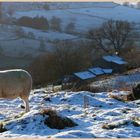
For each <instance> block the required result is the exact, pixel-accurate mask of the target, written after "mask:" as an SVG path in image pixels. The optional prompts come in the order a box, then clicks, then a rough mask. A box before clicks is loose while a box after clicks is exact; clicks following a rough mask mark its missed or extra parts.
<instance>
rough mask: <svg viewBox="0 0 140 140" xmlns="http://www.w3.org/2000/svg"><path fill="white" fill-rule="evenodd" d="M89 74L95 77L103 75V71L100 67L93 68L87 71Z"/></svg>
mask: <svg viewBox="0 0 140 140" xmlns="http://www.w3.org/2000/svg"><path fill="white" fill-rule="evenodd" d="M88 70H89V71H90V72H92V73H93V74H95V75H102V74H104V71H103V69H102V68H100V67H93V68H90V69H88Z"/></svg>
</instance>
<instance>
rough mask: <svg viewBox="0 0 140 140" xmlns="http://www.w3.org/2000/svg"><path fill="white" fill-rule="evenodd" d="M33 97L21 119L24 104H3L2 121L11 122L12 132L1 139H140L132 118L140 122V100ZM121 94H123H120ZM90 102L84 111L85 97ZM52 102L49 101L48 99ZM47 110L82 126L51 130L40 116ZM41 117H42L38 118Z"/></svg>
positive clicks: (96, 95)
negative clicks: (104, 126) (29, 109)
mask: <svg viewBox="0 0 140 140" xmlns="http://www.w3.org/2000/svg"><path fill="white" fill-rule="evenodd" d="M37 91H38V92H36V94H33V92H34V91H32V94H31V95H30V107H31V111H30V112H29V113H26V114H24V115H23V116H21V117H20V118H17V119H16V117H15V116H17V115H18V114H19V113H20V112H22V109H21V108H20V104H21V103H22V102H21V100H19V99H15V100H1V101H0V108H1V114H0V119H1V121H2V122H3V121H4V120H6V119H8V120H11V121H12V123H10V125H7V126H6V128H7V129H8V131H5V132H3V133H1V135H0V137H38V138H39V137H49V138H95V137H98V138H99V137H100V138H132V137H140V133H139V131H140V127H139V126H134V125H133V124H132V121H133V120H132V118H134V117H135V118H136V117H137V118H139V117H140V113H139V109H140V106H139V103H140V100H137V101H134V102H121V101H117V100H115V99H112V98H109V97H108V93H106V92H104V93H91V92H86V91H81V92H57V93H49V94H45V93H43V92H41V91H42V90H41V89H40V90H39V89H38V90H37ZM118 94H119V93H118ZM85 96H86V97H87V98H88V99H89V106H88V108H84V97H85ZM48 97H49V98H50V101H47V100H46V99H47V98H48ZM43 108H51V109H54V110H56V111H57V112H58V113H59V114H61V115H62V116H67V117H69V118H70V119H72V120H73V121H74V122H76V123H77V124H78V126H75V127H72V128H65V129H62V130H57V129H51V128H49V127H48V126H47V125H45V124H44V123H43V121H44V118H43V116H41V115H39V114H38V112H39V111H40V110H41V109H43ZM37 114H38V115H37ZM106 123H113V124H116V125H117V124H120V126H119V127H118V128H114V129H110V130H107V129H103V127H102V126H103V125H104V124H106Z"/></svg>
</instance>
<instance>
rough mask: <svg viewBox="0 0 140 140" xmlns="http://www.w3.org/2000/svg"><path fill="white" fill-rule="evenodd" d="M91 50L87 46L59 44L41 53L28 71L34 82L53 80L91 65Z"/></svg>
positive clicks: (42, 82)
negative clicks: (51, 49) (43, 53)
mask: <svg viewBox="0 0 140 140" xmlns="http://www.w3.org/2000/svg"><path fill="white" fill-rule="evenodd" d="M90 53H91V51H90V49H89V48H88V47H72V46H71V45H70V44H63V43H61V44H59V46H56V47H55V48H54V50H53V52H48V53H46V54H45V55H41V56H40V57H38V58H37V59H35V60H34V62H33V63H32V64H31V65H30V67H29V71H30V72H31V74H32V76H33V81H34V83H35V84H37V85H38V84H40V85H44V84H47V83H50V82H54V81H56V80H58V79H59V78H61V77H63V76H64V75H70V74H72V73H73V72H76V71H81V70H84V69H87V68H88V67H90V66H91V55H90Z"/></svg>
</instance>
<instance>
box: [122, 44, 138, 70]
mask: <svg viewBox="0 0 140 140" xmlns="http://www.w3.org/2000/svg"><path fill="white" fill-rule="evenodd" d="M123 52H124V53H122V57H123V58H124V59H125V60H126V61H127V62H128V65H127V68H128V69H129V70H130V69H133V68H138V67H140V63H139V62H140V47H139V46H138V47H137V46H130V47H127V48H124V49H123Z"/></svg>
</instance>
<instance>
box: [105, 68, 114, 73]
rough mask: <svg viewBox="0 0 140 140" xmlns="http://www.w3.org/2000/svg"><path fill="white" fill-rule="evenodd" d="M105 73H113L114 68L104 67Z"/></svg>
mask: <svg viewBox="0 0 140 140" xmlns="http://www.w3.org/2000/svg"><path fill="white" fill-rule="evenodd" d="M103 71H104V73H105V74H111V73H112V71H113V70H112V69H103Z"/></svg>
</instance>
